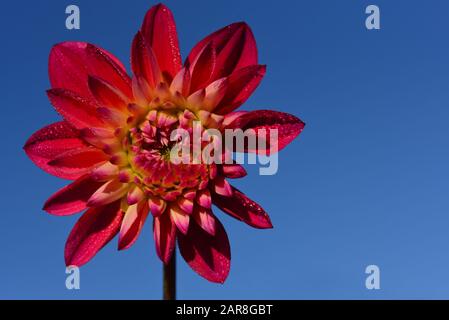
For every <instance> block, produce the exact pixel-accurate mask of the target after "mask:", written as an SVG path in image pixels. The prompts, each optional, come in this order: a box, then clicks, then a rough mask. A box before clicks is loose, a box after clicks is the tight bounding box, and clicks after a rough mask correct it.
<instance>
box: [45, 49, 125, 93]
mask: <svg viewBox="0 0 449 320" xmlns="http://www.w3.org/2000/svg"><path fill="white" fill-rule="evenodd" d="M48 69H49V75H50V82H51V85H52V87H53V88H64V89H68V90H70V91H73V92H76V93H77V94H79V95H81V96H83V97H86V98H90V97H91V94H90V91H89V88H88V85H87V77H88V75H91V76H97V77H100V78H102V79H104V80H106V81H107V82H109V83H111V84H112V85H113V86H114V87H115V88H117V89H119V90H120V91H122V92H123V93H124V94H125V95H127V96H128V97H129V98H132V91H131V79H130V78H129V76H128V75H127V74H126V69H125V67H124V66H123V65H122V64H121V63H120V62H119V60H118V59H117V58H116V57H114V56H113V55H112V54H111V53H109V52H107V51H106V50H104V49H101V48H99V47H97V46H95V45H92V44H89V43H85V42H63V43H60V44H57V45H55V46H54V47H53V48H52V50H51V52H50V57H49V63H48Z"/></svg>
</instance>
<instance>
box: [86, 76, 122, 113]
mask: <svg viewBox="0 0 449 320" xmlns="http://www.w3.org/2000/svg"><path fill="white" fill-rule="evenodd" d="M88 83H89V89H90V91H91V92H92V94H93V96H94V97H95V99H96V101H97V102H98V104H99V105H100V106H103V107H110V108H114V109H119V110H122V111H124V110H127V106H128V103H129V102H130V101H129V99H128V98H127V97H126V96H125V95H124V94H123V93H122V92H121V91H120V90H118V89H116V88H114V87H113V86H112V85H111V84H109V83H108V82H106V81H104V80H102V79H100V78H97V77H92V76H89V79H88Z"/></svg>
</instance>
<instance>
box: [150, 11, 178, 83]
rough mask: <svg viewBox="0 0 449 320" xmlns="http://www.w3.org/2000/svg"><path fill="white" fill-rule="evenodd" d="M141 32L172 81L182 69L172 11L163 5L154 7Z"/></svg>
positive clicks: (161, 67) (163, 70) (162, 69)
mask: <svg viewBox="0 0 449 320" xmlns="http://www.w3.org/2000/svg"><path fill="white" fill-rule="evenodd" d="M141 32H142V34H143V36H144V38H145V40H146V42H147V44H148V45H149V46H150V47H151V48H152V49H153V52H154V55H155V57H156V59H157V61H158V63H159V67H160V69H161V71H162V72H163V73H166V74H167V75H168V76H169V78H170V80H171V79H173V77H174V76H175V74H176V73H177V72H178V71H179V70H180V69H181V66H182V62H181V53H180V52H179V44H178V34H177V32H176V24H175V21H174V19H173V14H172V13H171V11H170V10H169V9H168V8H167V7H166V6H164V5H163V4H158V5H156V6H154V7H152V8H151V9H150V10H149V11H148V12H147V14H146V15H145V19H144V20H143V24H142V28H141Z"/></svg>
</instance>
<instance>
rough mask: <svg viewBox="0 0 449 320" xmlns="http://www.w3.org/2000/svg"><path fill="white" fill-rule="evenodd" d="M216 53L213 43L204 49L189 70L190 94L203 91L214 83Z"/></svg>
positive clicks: (189, 66)
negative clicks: (199, 90)
mask: <svg viewBox="0 0 449 320" xmlns="http://www.w3.org/2000/svg"><path fill="white" fill-rule="evenodd" d="M216 59H217V57H216V52H215V47H214V44H213V43H212V42H210V43H209V44H208V45H207V46H205V47H204V48H203V50H202V51H201V52H200V54H199V55H198V57H197V59H195V60H194V61H193V62H192V63H191V64H190V65H188V68H189V70H190V75H191V77H190V93H193V92H195V91H197V90H198V89H203V88H205V87H206V86H207V85H209V84H210V83H211V82H212V81H213V77H214V70H215V64H216Z"/></svg>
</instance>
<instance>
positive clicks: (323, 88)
mask: <svg viewBox="0 0 449 320" xmlns="http://www.w3.org/2000/svg"><path fill="white" fill-rule="evenodd" d="M72 3H73V4H77V5H79V7H80V9H81V30H79V31H69V30H66V29H65V17H66V15H65V7H66V6H67V5H69V4H72ZM165 3H166V4H167V5H168V6H169V7H170V8H171V9H172V11H173V12H174V15H175V19H176V22H177V26H178V32H179V38H180V44H181V50H182V53H183V55H184V57H185V55H186V54H187V53H188V50H189V49H190V48H191V47H192V46H193V45H194V44H195V42H196V41H198V40H200V39H201V38H202V37H203V36H205V35H206V34H208V33H210V32H212V31H214V30H216V29H218V28H219V27H222V26H224V25H227V24H229V23H231V22H234V21H240V20H244V21H246V22H248V23H249V24H250V26H251V27H252V29H253V31H254V34H255V36H256V39H257V42H258V47H259V55H260V62H261V63H264V64H267V65H268V70H267V75H266V77H265V79H264V81H263V83H262V85H261V86H260V87H259V89H258V90H257V92H256V93H255V94H254V96H253V97H252V98H251V99H250V100H249V101H248V102H247V103H246V105H245V106H244V107H243V108H244V109H256V108H273V109H276V110H280V111H285V112H290V113H293V114H295V115H297V116H299V117H301V118H302V119H303V120H304V121H305V122H306V123H307V126H306V129H305V131H304V132H303V133H302V134H301V136H300V138H299V139H297V140H296V141H294V142H293V143H292V144H291V145H290V146H289V147H287V148H286V149H285V150H283V151H282V152H281V154H280V164H279V172H278V173H277V175H275V176H259V175H258V174H257V167H254V166H251V167H248V170H249V173H250V174H249V176H248V177H247V178H246V179H244V180H240V181H238V182H237V183H236V185H237V186H238V187H239V188H241V189H243V190H244V191H245V192H246V193H247V195H249V196H250V197H252V198H253V199H254V200H256V201H258V202H259V203H260V204H261V205H263V207H264V208H265V209H266V210H267V211H268V212H269V213H270V215H271V217H272V221H273V223H274V225H275V228H274V229H272V230H265V231H264V230H255V229H251V228H250V227H248V226H246V225H244V224H242V223H239V222H237V221H236V220H233V219H232V218H229V217H227V216H225V214H223V213H219V212H218V210H217V214H218V216H219V217H220V218H221V220H222V221H223V223H224V225H225V227H226V229H227V231H228V234H229V238H230V241H231V246H232V268H231V273H230V275H229V278H228V280H227V282H226V283H225V284H224V285H217V284H212V283H209V282H207V281H206V280H203V279H202V278H200V277H199V276H197V275H196V274H195V273H194V272H193V271H191V270H190V268H189V267H188V266H187V265H186V264H185V263H184V261H183V260H182V259H181V258H180V257H179V256H178V258H179V259H178V279H179V282H178V297H179V298H181V299H197V298H206V299H211V298H216V299H240V298H246V299H248V298H252V299H310V298H323V299H330V298H338V299H340V298H341V299H346V298H349V299H354V298H361V299H379V298H386V299H391V298H395V299H405V298H412V299H414V298H449V272H448V270H449V125H448V120H449V37H448V31H447V30H448V28H447V21H448V20H449V2H448V1H446V0H434V1H431V2H430V1H424V0H421V1H408V0H407V1H406V0H396V1H386V0H385V1H383V0H375V1H362V0H360V1H330V0H328V1H324V0H320V1H318V0H307V1H305V0H302V1H296V0H295V1H293V0H291V1H281V0H278V1H241V0H220V1H218V0H217V1H166V2H165ZM372 3H374V4H377V5H379V7H380V9H381V28H382V29H381V30H380V31H368V30H366V28H365V25H364V21H365V17H366V15H365V8H366V6H367V5H369V4H372ZM153 4H155V3H154V2H152V1H148V0H139V1H134V0H133V1H107V0H96V1H87V0H77V1H71V2H68V1H15V2H13V1H8V2H5V3H2V12H1V19H0V30H1V31H0V32H1V39H2V50H0V61H2V63H1V66H2V72H1V78H0V88H1V93H2V94H1V96H2V102H1V109H2V120H3V121H2V125H1V126H0V136H1V137H2V144H1V146H2V148H1V149H2V155H1V157H0V165H1V168H2V183H1V184H0V191H1V192H0V197H1V203H2V210H1V224H0V227H1V232H0V243H1V255H0V256H1V258H0V298H27V299H28V298H38V299H41V298H51V299H94V298H100V299H109V298H113V299H115V298H119V299H128V298H136V299H158V298H160V296H161V263H160V261H159V260H158V258H157V256H156V253H155V249H154V244H153V240H152V233H151V225H150V224H149V223H147V225H146V226H145V228H144V230H143V233H142V235H141V237H140V239H139V240H138V242H137V243H136V244H135V245H134V247H132V248H131V249H129V250H127V251H124V252H117V250H116V246H117V242H116V240H117V239H114V240H113V241H112V242H111V243H110V244H109V245H108V246H107V247H106V248H105V249H104V250H103V251H101V252H100V253H99V254H98V255H97V256H96V257H95V258H94V260H92V261H91V262H90V263H89V264H87V265H86V266H85V267H83V268H82V269H81V290H78V291H68V290H67V289H66V288H65V277H66V274H65V265H64V260H63V250H64V243H65V240H66V237H67V236H68V234H69V232H70V230H71V227H72V226H73V224H74V223H75V221H76V220H77V219H78V216H71V217H53V216H50V215H48V214H45V213H44V212H43V211H42V210H41V207H42V204H43V203H44V201H45V200H46V199H47V197H48V196H49V195H50V194H52V193H53V192H54V191H56V190H57V189H59V188H60V187H62V186H63V185H65V184H66V182H65V181H63V180H61V179H58V178H55V177H52V176H50V175H47V174H46V173H44V172H42V171H41V170H39V169H38V168H37V167H35V166H34V165H33V164H32V162H31V161H30V160H28V159H27V158H26V156H25V154H24V152H23V151H22V145H23V144H24V142H25V141H26V139H27V138H28V136H29V135H31V134H32V133H33V132H34V131H36V130H37V129H39V128H41V127H42V126H44V125H46V124H49V123H51V122H54V121H55V120H57V119H58V116H57V114H56V112H55V111H54V110H53V109H52V107H51V105H50V104H49V102H48V101H47V98H46V95H45V90H46V89H47V88H48V87H49V82H48V75H47V58H48V53H49V51H50V48H51V46H52V45H53V44H55V43H58V42H61V41H65V40H83V41H89V42H92V43H95V44H98V45H100V46H102V47H104V48H106V49H108V50H110V51H112V52H113V53H114V54H116V55H117V56H118V57H119V58H120V59H121V60H122V61H125V62H126V65H127V66H128V63H127V62H128V61H129V52H130V43H131V40H132V37H133V36H134V34H135V32H136V30H137V29H138V28H139V26H140V23H141V21H142V19H143V16H144V14H145V12H146V10H147V9H148V8H149V7H150V6H151V5H153ZM370 264H376V265H378V266H379V267H380V269H381V289H380V290H377V291H368V290H367V289H365V286H364V282H365V277H366V275H365V273H364V270H365V267H366V266H367V265H370Z"/></svg>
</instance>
